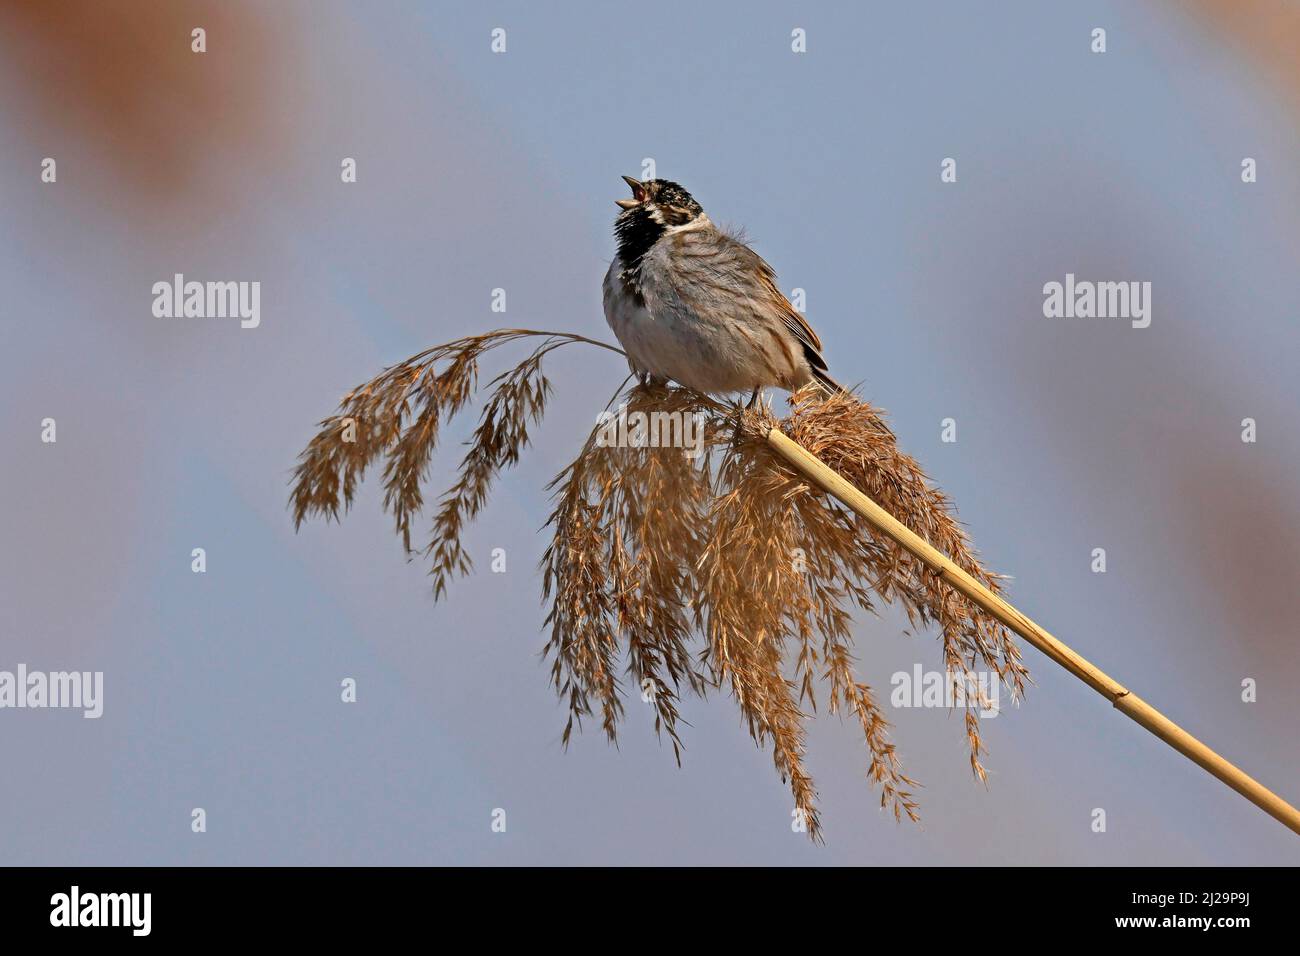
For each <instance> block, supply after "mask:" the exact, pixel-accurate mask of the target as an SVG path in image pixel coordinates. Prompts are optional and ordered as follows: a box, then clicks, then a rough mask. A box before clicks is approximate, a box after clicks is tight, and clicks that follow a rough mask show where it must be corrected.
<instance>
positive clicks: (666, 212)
mask: <svg viewBox="0 0 1300 956" xmlns="http://www.w3.org/2000/svg"><path fill="white" fill-rule="evenodd" d="M623 181H624V182H625V183H627V184H628V185H629V186H630V187H632V198H631V199H615V200H614V204H615V205H616V206H618V207H619V208H620V209H622V210H623V211H622V212H621V213H619V216H618V218H619V220H626V219H646V220H650V221H652V222H655V223H657V224H659V225H660V226H684V225H686V223H688V222H690V221H691V220H693V219H695V218H696V217H698V216H701V215H703V214H704V209H703V208H702V207H701V206H700V204H699V203H697V202H696V201H695V197H694V196H692V195H691V194H690V193H688V192H687V191H686V190H685V189H683V188H682V187H681V186H679V185H678V184H677V183H675V182H672V181H671V180H668V179H648V180H646V181H645V182H640V181H639V180H636V179H633V178H632V177H631V176H624V177H623Z"/></svg>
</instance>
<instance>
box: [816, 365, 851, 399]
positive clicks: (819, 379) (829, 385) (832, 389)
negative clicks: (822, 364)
mask: <svg viewBox="0 0 1300 956" xmlns="http://www.w3.org/2000/svg"><path fill="white" fill-rule="evenodd" d="M812 376H813V381H814V382H816V383H817V384H818V385H820V386H821V388H822V391H824V392H825V393H826V394H827V395H838V394H840V393H841V392H843V393H844V394H846V395H847V394H850V393H849V390H848V389H847V388H845V387H844V386H843V385H841V384H840V383H839V382H837V381H835V379H833V378H831V377H830V376H829V375H828V374H826V370H825V369H823V368H818V367H817V366H815V365H814V366H813V367H812Z"/></svg>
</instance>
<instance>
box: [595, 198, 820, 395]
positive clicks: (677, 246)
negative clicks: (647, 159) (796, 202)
mask: <svg viewBox="0 0 1300 956" xmlns="http://www.w3.org/2000/svg"><path fill="white" fill-rule="evenodd" d="M623 180H624V182H626V183H627V184H628V186H630V187H631V189H632V196H631V198H629V199H616V200H614V202H615V204H616V205H617V206H618V207H619V209H620V212H619V214H618V217H617V218H616V219H615V221H614V238H615V240H616V243H617V247H618V248H617V252H616V253H615V255H614V258H613V261H611V262H610V264H609V271H608V272H606V274H605V281H604V286H603V299H604V308H605V319H606V321H607V322H608V323H609V326H610V328H611V329H612V330H613V332H614V335H615V336H616V337H617V338H618V341H619V343H620V344H621V345H622V346H623V350H624V352H625V353H626V354H627V359H628V365H629V366H630V367H631V369H632V372H633V373H634V374H636V375H637V376H638V377H640V378H641V379H642V381H654V382H660V383H662V382H666V381H669V380H671V381H674V382H677V383H678V384H679V385H685V386H686V387H687V388H692V389H695V390H696V391H699V392H704V393H706V394H710V395H726V394H735V393H744V392H751V393H752V394H751V395H750V400H749V405H750V407H752V406H753V404H754V403H755V402H756V401H757V399H758V394H759V391H760V390H761V389H763V388H767V387H777V388H783V389H786V390H787V391H791V392H794V391H797V390H798V389H800V388H802V387H803V386H805V385H807V384H808V383H810V382H815V383H816V384H817V385H819V386H820V387H821V389H822V390H823V391H824V392H826V393H828V394H836V393H838V392H841V391H844V389H843V388H842V387H841V386H840V385H839V384H838V383H837V382H836V381H835V380H834V379H833V378H831V377H830V375H829V373H828V371H827V365H826V359H825V358H824V357H823V356H822V343H821V340H820V339H819V338H818V337H817V333H816V332H814V331H813V329H812V326H810V325H809V324H808V322H807V321H806V320H805V319H804V317H803V316H802V315H800V314H799V312H798V311H797V310H796V309H795V308H794V306H793V305H791V304H790V300H789V299H787V298H786V297H785V295H784V294H783V293H782V292H781V290H780V289H778V288H777V285H776V273H775V272H774V271H773V269H772V267H771V266H769V265H768V264H767V263H766V262H765V261H764V260H763V259H762V257H760V256H759V255H758V253H756V252H754V250H752V249H751V248H749V246H748V245H746V244H745V242H744V241H743V240H742V239H741V238H740V236H738V235H736V234H733V233H731V232H728V231H726V230H723V229H720V228H719V227H717V226H716V225H714V224H713V222H712V220H710V219H709V217H708V215H707V214H706V213H705V212H704V208H703V207H702V206H701V205H700V204H699V203H698V202H697V201H696V200H695V198H694V197H693V196H692V195H691V194H690V193H689V192H687V191H686V190H685V189H684V188H683V187H682V186H681V185H680V184H678V183H675V182H673V181H671V180H668V179H650V180H647V181H645V182H641V181H639V180H636V179H633V178H632V177H631V176H624V177H623Z"/></svg>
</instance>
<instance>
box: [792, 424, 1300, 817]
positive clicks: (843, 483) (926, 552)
mask: <svg viewBox="0 0 1300 956" xmlns="http://www.w3.org/2000/svg"><path fill="white" fill-rule="evenodd" d="M767 440H768V443H769V444H770V445H771V446H772V448H773V450H774V451H775V452H776V453H777V454H778V455H780V456H781V457H782V458H783V459H785V461H787V462H789V463H790V465H791V466H792V467H794V468H795V470H797V471H798V472H799V473H800V474H801V475H803V476H804V477H805V478H807V479H808V480H809V481H810V482H812V483H813V484H814V485H816V486H817V487H818V488H821V489H822V490H823V491H825V492H827V493H828V494H830V495H833V496H834V497H836V498H838V499H839V500H840V501H842V502H843V503H844V504H845V505H846V506H848V507H849V508H850V509H852V510H853V512H854V513H855V514H857V515H859V516H861V517H862V518H863V519H864V520H866V521H867V522H868V523H869V524H870V525H871V526H872V527H873V528H875V529H876V530H878V531H880V532H881V533H883V534H885V535H888V536H889V537H890V538H892V539H893V540H894V541H896V542H897V543H898V544H899V545H901V546H902V547H903V548H905V549H906V550H907V551H908V552H910V553H911V554H912V555H914V556H915V557H916V558H918V559H919V560H921V561H923V562H925V564H926V565H927V566H929V567H930V568H932V569H933V570H934V571H935V572H937V573H938V574H939V575H941V576H942V579H943V580H944V581H946V582H947V583H948V584H950V585H951V586H952V587H954V588H956V589H957V590H958V591H960V592H961V593H962V594H964V595H966V597H968V598H970V600H971V601H973V602H974V603H975V604H977V605H979V606H980V607H981V608H983V609H984V610H985V611H987V612H988V613H989V614H991V615H992V616H993V617H995V618H996V619H997V620H999V621H1001V622H1002V623H1003V624H1005V625H1006V626H1007V627H1008V628H1010V629H1011V630H1012V631H1014V632H1015V633H1017V634H1019V635H1020V636H1021V637H1023V638H1024V639H1025V640H1026V641H1028V642H1029V643H1030V644H1032V645H1033V646H1034V647H1036V648H1038V649H1039V650H1040V651H1042V652H1043V653H1044V654H1046V655H1047V656H1048V657H1050V658H1051V659H1052V660H1053V661H1055V662H1056V663H1057V664H1060V665H1061V666H1062V667H1064V668H1065V669H1066V670H1067V671H1069V672H1070V673H1071V674H1073V675H1074V676H1075V677H1077V678H1078V679H1079V680H1081V681H1083V682H1084V683H1085V684H1087V685H1088V686H1089V687H1091V688H1092V689H1093V690H1095V691H1097V693H1099V694H1101V695H1102V696H1103V697H1105V698H1106V699H1107V700H1109V701H1110V702H1111V704H1113V705H1114V707H1115V708H1116V709H1117V710H1119V711H1120V712H1121V713H1123V714H1125V715H1126V716H1127V717H1129V718H1130V719H1132V720H1133V721H1135V722H1136V723H1138V724H1139V725H1141V726H1142V727H1145V728H1146V729H1147V730H1149V731H1150V732H1151V733H1153V734H1155V735H1156V736H1157V737H1159V738H1160V739H1161V740H1163V741H1164V742H1165V743H1167V744H1169V746H1171V747H1173V748H1174V749H1175V750H1177V751H1178V752H1179V753H1181V754H1182V755H1183V756H1185V757H1188V758H1189V759H1191V760H1192V761H1194V762H1195V763H1197V764H1199V765H1200V766H1201V767H1203V768H1204V769H1206V770H1208V771H1209V772H1210V773H1211V774H1213V775H1214V776H1216V777H1218V778H1219V779H1220V780H1222V781H1223V782H1224V783H1226V784H1227V785H1228V786H1229V787H1231V788H1232V789H1233V790H1236V791H1237V792H1238V793H1240V794H1241V795H1242V796H1243V797H1245V798H1246V799H1247V800H1249V801H1250V802H1251V803H1253V804H1255V805H1256V806H1257V807H1259V808H1260V809H1261V810H1263V811H1264V812H1265V813H1267V814H1269V816H1271V817H1273V818H1274V819H1276V820H1278V821H1280V822H1281V823H1282V824H1284V825H1285V826H1287V827H1289V828H1290V829H1291V830H1294V831H1295V832H1296V833H1300V811H1297V810H1296V808H1295V807H1293V806H1291V804H1289V803H1287V802H1286V801H1285V800H1283V799H1282V798H1281V797H1279V796H1278V795H1277V794H1275V793H1273V791H1271V790H1269V789H1268V788H1267V787H1265V786H1264V785H1263V784H1261V783H1260V782H1259V781H1257V780H1255V779H1254V778H1253V777H1251V776H1250V775H1249V774H1247V773H1246V772H1245V771H1243V770H1242V769H1241V768H1239V767H1237V766H1235V765H1234V764H1232V763H1230V762H1229V761H1227V760H1225V759H1224V758H1223V757H1221V756H1219V754H1217V753H1215V752H1214V751H1213V750H1211V749H1210V748H1209V747H1207V746H1206V745H1205V744H1203V743H1201V742H1200V741H1199V740H1197V739H1196V738H1195V737H1193V736H1192V735H1191V734H1189V733H1188V732H1187V731H1185V730H1183V728H1181V727H1179V726H1178V725H1177V724H1175V723H1174V722H1173V721H1172V720H1170V719H1169V718H1168V717H1166V716H1165V715H1164V714H1162V713H1160V711H1158V710H1156V709H1155V708H1154V707H1152V706H1151V705H1150V704H1148V703H1147V702H1146V701H1144V700H1143V699H1142V698H1140V697H1139V696H1138V695H1137V694H1135V693H1133V692H1132V691H1130V690H1129V689H1128V688H1127V687H1125V686H1124V685H1123V684H1121V683H1119V682H1118V681H1116V680H1115V679H1114V678H1112V677H1110V676H1109V675H1108V674H1106V673H1105V672H1104V671H1102V670H1101V669H1100V668H1098V667H1096V666H1095V665H1094V664H1092V663H1090V662H1089V661H1087V660H1085V659H1084V658H1083V657H1081V656H1080V655H1078V654H1077V653H1075V652H1074V651H1073V650H1071V649H1070V648H1069V647H1067V646H1066V645H1065V644H1063V643H1061V641H1059V640H1057V639H1056V638H1055V637H1053V636H1052V635H1051V634H1049V633H1048V632H1047V631H1046V630H1044V629H1043V628H1042V627H1040V626H1039V625H1038V624H1036V623H1034V622H1033V621H1031V620H1030V619H1029V618H1028V617H1026V616H1025V615H1024V614H1022V613H1021V612H1020V611H1018V610H1016V608H1014V607H1012V606H1011V605H1010V604H1008V603H1007V602H1006V601H1004V600H1003V599H1002V598H1000V597H998V596H997V595H996V594H994V593H993V592H992V591H990V590H989V589H988V588H986V587H985V586H984V585H982V584H981V583H979V582H978V581H976V580H975V579H974V578H973V577H971V576H970V575H969V574H967V573H966V572H965V571H963V570H962V569H961V568H960V567H958V566H957V565H956V564H955V563H953V561H951V560H950V559H949V558H948V556H947V555H945V554H943V553H942V552H940V551H939V550H937V549H936V548H934V547H933V546H931V545H930V544H929V543H927V542H926V541H925V540H924V539H922V538H921V537H920V536H918V535H917V534H915V533H914V532H913V531H911V529H909V528H908V527H906V526H905V525H904V524H902V523H901V522H900V521H898V520H897V519H896V518H894V516H893V515H891V514H890V513H889V512H888V511H886V510H885V509H884V508H882V507H880V505H878V504H876V502H874V501H872V500H871V498H869V497H868V496H867V495H865V494H863V493H862V492H861V491H860V490H859V489H858V488H856V487H854V486H853V485H852V484H851V483H850V482H848V481H847V480H845V478H844V477H843V476H841V475H840V474H839V473H838V472H836V471H835V470H834V469H832V468H830V467H829V466H828V465H826V463H825V462H823V461H822V460H821V459H820V458H818V457H817V456H816V455H814V454H812V453H811V452H809V451H808V450H807V449H805V448H804V447H803V446H801V445H800V444H798V443H797V442H795V441H793V440H792V439H791V438H789V437H788V436H787V435H785V434H784V433H783V432H782V431H781V430H780V429H779V428H772V429H769V430H768V432H767Z"/></svg>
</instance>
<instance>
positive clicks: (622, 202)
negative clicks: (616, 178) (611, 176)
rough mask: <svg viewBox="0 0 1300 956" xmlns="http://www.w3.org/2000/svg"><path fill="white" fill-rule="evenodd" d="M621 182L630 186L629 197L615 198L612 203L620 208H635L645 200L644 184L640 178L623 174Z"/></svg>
mask: <svg viewBox="0 0 1300 956" xmlns="http://www.w3.org/2000/svg"><path fill="white" fill-rule="evenodd" d="M623 182H625V183H627V184H628V185H629V186H631V187H632V198H631V199H615V200H614V205H616V206H618V207H619V208H620V209H635V208H636V207H637V206H639V205H641V203H643V202H645V196H646V192H645V184H644V183H642V182H641V181H640V180H636V179H633V178H632V177H631V176H624V177H623Z"/></svg>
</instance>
